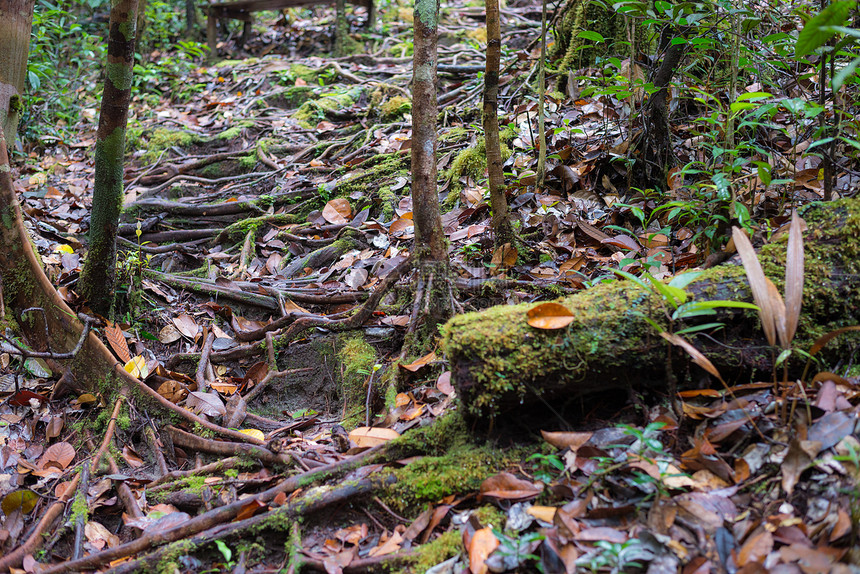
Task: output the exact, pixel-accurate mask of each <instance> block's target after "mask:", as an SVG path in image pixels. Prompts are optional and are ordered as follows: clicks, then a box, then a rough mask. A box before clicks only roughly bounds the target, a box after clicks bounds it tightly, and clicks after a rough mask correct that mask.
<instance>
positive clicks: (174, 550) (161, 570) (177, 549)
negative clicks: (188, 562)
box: [155, 538, 197, 574]
mask: <svg viewBox="0 0 860 574" xmlns="http://www.w3.org/2000/svg"><path fill="white" fill-rule="evenodd" d="M195 550H197V545H196V544H194V543H193V542H191V541H190V540H188V539H187V538H186V539H184V540H178V541H176V542H173V543H171V544H169V545H168V546H167V548H166V549H165V550H164V554H162V556H161V559H160V560H159V561H158V565H157V566H156V570H155V571H156V572H157V573H158V574H174V573H175V572H181V571H182V568H183V566H182V564H181V563H180V562H179V559H180V558H182V557H183V556H188V555H189V554H191V553H192V552H194V551H195Z"/></svg>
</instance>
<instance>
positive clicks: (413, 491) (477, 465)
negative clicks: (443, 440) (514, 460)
mask: <svg viewBox="0 0 860 574" xmlns="http://www.w3.org/2000/svg"><path fill="white" fill-rule="evenodd" d="M509 464H511V459H510V458H509V457H508V455H507V454H505V453H504V452H502V451H500V450H495V449H492V448H490V447H486V446H484V447H476V446H474V445H471V444H464V445H461V446H457V447H454V448H452V449H450V450H449V451H448V452H447V453H445V454H444V455H441V456H425V457H422V458H420V459H418V460H415V461H413V462H411V463H409V464H408V465H406V466H405V467H403V468H400V469H397V470H395V471H394V474H395V476H396V477H397V482H395V483H394V484H393V485H391V486H390V487H389V489H388V490H387V491H386V494H385V498H386V499H387V502H388V503H389V504H391V505H392V506H393V507H395V508H396V509H397V510H398V511H401V512H410V511H412V512H416V511H417V510H419V509H420V508H421V507H422V506H423V505H424V504H426V503H431V504H432V503H436V502H439V501H440V500H442V499H443V498H445V497H446V496H448V495H451V494H464V493H467V492H473V491H477V490H478V489H479V488H480V486H481V482H483V481H484V480H485V479H486V478H489V477H490V476H492V475H493V474H495V473H497V472H499V471H501V470H503V469H504V468H506V467H507V466H508V465H509Z"/></svg>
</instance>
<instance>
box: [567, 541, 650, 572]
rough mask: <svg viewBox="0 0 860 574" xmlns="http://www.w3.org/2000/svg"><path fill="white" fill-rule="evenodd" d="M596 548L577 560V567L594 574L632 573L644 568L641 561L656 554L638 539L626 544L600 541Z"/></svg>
mask: <svg viewBox="0 0 860 574" xmlns="http://www.w3.org/2000/svg"><path fill="white" fill-rule="evenodd" d="M594 546H595V549H594V551H592V552H589V553H587V554H584V555H583V556H581V557H580V558H578V559H577V560H576V565H577V566H580V567H582V568H588V570H589V571H591V572H593V573H594V574H596V573H597V572H601V571H605V570H608V571H609V572H610V574H618V573H620V572H630V571H631V570H632V569H638V568H642V562H640V560H641V561H649V560H651V559H652V558H654V553H653V552H652V551H651V550H649V549H648V548H647V547H646V546H645V544H644V543H643V542H642V541H641V540H639V539H638V538H631V539H630V540H628V541H626V542H609V541H608V540H598V541H597V542H595V543H594Z"/></svg>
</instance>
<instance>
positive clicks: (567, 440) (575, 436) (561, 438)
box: [540, 430, 594, 451]
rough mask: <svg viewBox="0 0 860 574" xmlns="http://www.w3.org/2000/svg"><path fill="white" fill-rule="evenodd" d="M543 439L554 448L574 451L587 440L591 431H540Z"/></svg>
mask: <svg viewBox="0 0 860 574" xmlns="http://www.w3.org/2000/svg"><path fill="white" fill-rule="evenodd" d="M540 434H541V436H542V437H543V440H545V441H546V442H548V443H549V444H551V445H552V446H554V447H556V448H569V449H570V450H572V451H576V449H578V448H579V447H581V446H582V445H584V444H585V443H587V442H588V440H589V439H590V438H591V436H592V435H593V434H594V433H592V432H550V431H544V430H542V431H540Z"/></svg>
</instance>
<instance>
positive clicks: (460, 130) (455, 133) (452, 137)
mask: <svg viewBox="0 0 860 574" xmlns="http://www.w3.org/2000/svg"><path fill="white" fill-rule="evenodd" d="M471 135H472V132H470V131H469V130H467V129H466V128H464V127H460V126H456V127H453V128H451V129H449V130H447V131H445V132H443V133H441V134H439V143H457V142H462V141H464V140H466V139H467V138H469V137H470V136H471Z"/></svg>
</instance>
